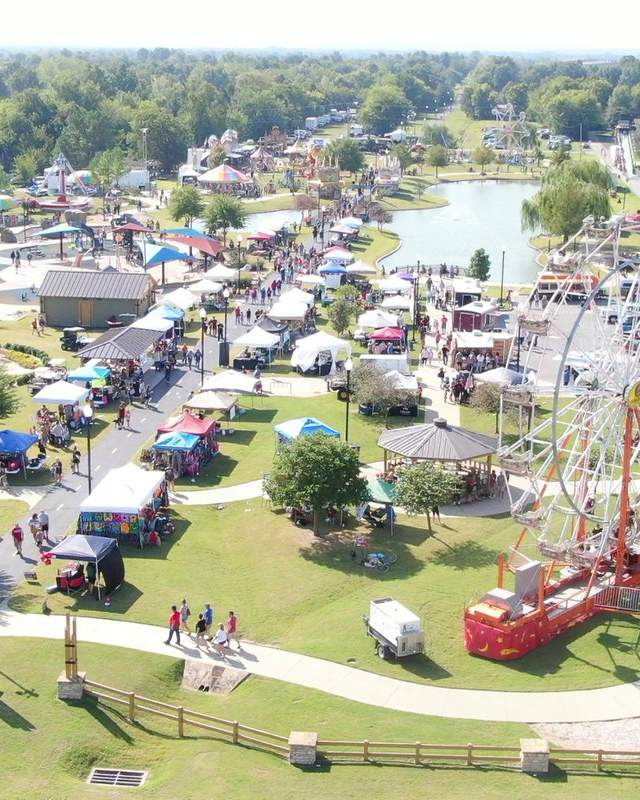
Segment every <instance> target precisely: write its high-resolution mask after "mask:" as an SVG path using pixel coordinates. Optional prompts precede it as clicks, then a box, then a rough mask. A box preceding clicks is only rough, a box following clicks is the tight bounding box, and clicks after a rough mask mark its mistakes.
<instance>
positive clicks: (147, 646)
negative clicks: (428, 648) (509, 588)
mask: <svg viewBox="0 0 640 800" xmlns="http://www.w3.org/2000/svg"><path fill="white" fill-rule="evenodd" d="M0 636H28V637H35V638H44V639H60V640H62V639H63V638H64V617H62V616H48V617H46V616H42V615H38V614H18V613H15V612H13V611H7V610H4V611H2V612H0ZM165 636H166V629H164V628H159V627H157V626H154V625H142V624H140V623H134V622H122V621H119V620H109V619H99V618H90V617H78V638H79V639H80V641H81V642H92V643H95V644H103V645H112V646H114V647H127V648H130V649H133V650H141V651H144V652H146V653H155V654H159V655H167V656H172V657H173V658H194V659H205V660H209V661H211V662H212V663H217V664H221V663H223V664H225V665H226V666H230V667H235V668H236V669H241V670H244V671H246V672H250V673H253V674H255V675H261V676H262V677H265V678H273V679H275V680H281V681H286V682H288V683H293V684H296V685H298V686H304V687H306V688H308V689H317V690H319V691H322V692H327V693H328V694H332V695H336V696H337V697H343V698H345V699H347V700H353V701H355V702H358V703H365V704H367V705H372V706H379V707H381V708H387V709H391V710H394V711H404V712H410V713H413V714H424V715H431V716H438V717H450V718H454V719H474V720H483V721H497V722H522V723H542V722H556V723H557V722H596V721H602V720H611V719H628V718H631V717H638V716H640V681H638V682H637V683H627V684H623V685H620V686H611V687H608V688H605V689H589V690H584V691H574V692H497V691H496V692H491V691H479V690H476V689H445V688H441V687H437V686H431V685H427V684H418V683H413V682H410V681H403V680H399V679H397V678H389V677H386V676H384V675H376V674H375V673H372V672H365V671H363V670H358V669H354V668H353V667H347V666H344V665H343V664H338V663H335V662H333V661H325V660H323V659H321V658H311V657H310V656H304V655H300V654H299V653H290V652H288V651H286V650H278V649H275V648H272V647H265V646H264V645H257V644H252V643H249V642H243V644H242V647H241V649H240V650H237V649H235V647H234V648H233V649H232V650H230V651H229V652H228V655H226V656H225V658H224V660H223V658H222V657H221V656H218V655H216V656H213V655H209V654H207V653H203V652H202V651H201V650H199V649H198V648H196V646H195V644H194V642H193V640H192V639H190V638H189V637H188V636H186V635H184V636H183V637H182V643H183V646H181V647H177V646H175V645H166V644H164V639H165ZM80 659H82V648H80ZM60 664H61V665H62V649H61V650H60Z"/></svg>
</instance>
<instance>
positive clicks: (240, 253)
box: [224, 236, 242, 331]
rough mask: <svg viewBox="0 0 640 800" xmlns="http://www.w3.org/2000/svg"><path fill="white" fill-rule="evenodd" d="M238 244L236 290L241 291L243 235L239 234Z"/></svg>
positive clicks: (225, 327)
mask: <svg viewBox="0 0 640 800" xmlns="http://www.w3.org/2000/svg"><path fill="white" fill-rule="evenodd" d="M236 244H237V245H238V282H237V284H236V292H240V270H241V269H242V236H238V238H237V239H236ZM224 329H225V331H226V330H227V326H226V325H225V326H224Z"/></svg>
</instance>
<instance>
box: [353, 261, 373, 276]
mask: <svg viewBox="0 0 640 800" xmlns="http://www.w3.org/2000/svg"><path fill="white" fill-rule="evenodd" d="M347 272H348V273H349V275H375V274H376V272H377V269H376V268H375V267H372V266H371V264H367V263H366V262H365V261H354V263H353V264H349V265H348V266H347Z"/></svg>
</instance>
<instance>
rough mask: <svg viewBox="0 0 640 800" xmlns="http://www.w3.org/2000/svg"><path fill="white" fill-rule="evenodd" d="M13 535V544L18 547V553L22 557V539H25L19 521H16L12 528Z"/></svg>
mask: <svg viewBox="0 0 640 800" xmlns="http://www.w3.org/2000/svg"><path fill="white" fill-rule="evenodd" d="M11 536H12V537H13V544H14V545H15V548H16V555H19V556H20V558H22V541H23V539H24V533H23V532H22V528H21V527H20V523H19V522H16V524H15V525H14V527H13V528H12V529H11Z"/></svg>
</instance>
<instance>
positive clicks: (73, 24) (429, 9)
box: [0, 0, 640, 53]
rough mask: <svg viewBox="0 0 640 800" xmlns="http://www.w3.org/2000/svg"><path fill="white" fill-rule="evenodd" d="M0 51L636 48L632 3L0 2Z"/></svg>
mask: <svg viewBox="0 0 640 800" xmlns="http://www.w3.org/2000/svg"><path fill="white" fill-rule="evenodd" d="M4 5H5V6H6V7H3V10H2V23H3V24H2V27H1V28H0V48H2V47H12V48H20V47H70V48H80V49H82V48H92V47H107V48H109V47H120V48H122V47H126V48H138V47H148V48H152V47H176V48H206V49H211V48H214V49H218V48H225V49H226V48H229V49H230V48H248V49H252V48H271V47H284V48H292V49H329V50H331V49H338V50H371V49H374V50H377V49H388V50H415V49H423V50H432V51H433V50H435V51H440V50H460V51H469V50H482V51H525V52H540V51H551V50H553V51H558V50H563V51H571V52H574V53H575V52H580V53H590V52H603V51H613V50H617V51H626V52H637V51H638V50H640V37H639V35H638V31H639V30H640V3H638V2H637V0H618V2H617V3H615V4H611V6H609V5H608V4H606V3H605V4H603V3H598V4H596V3H594V4H593V5H591V4H589V3H588V2H586V0H537V2H536V3H529V2H525V0H510V2H507V0H488V2H481V1H480V0H456V1H455V2H438V0H435V2H434V1H433V0H431V2H430V0H401V2H400V3H397V4H396V3H393V2H390V0H269V2H267V1H266V0H241V2H238V3H231V2H229V0H226V2H221V0H188V2H186V3H185V4H184V6H183V5H182V4H180V3H175V2H168V0H153V2H149V0H126V2H125V1H124V0H109V2H107V3H104V4H98V3H87V2H86V0H82V1H80V0H62V1H61V2H57V3H56V2H51V0H29V3H28V4H27V5H23V4H22V3H6V4H4Z"/></svg>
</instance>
